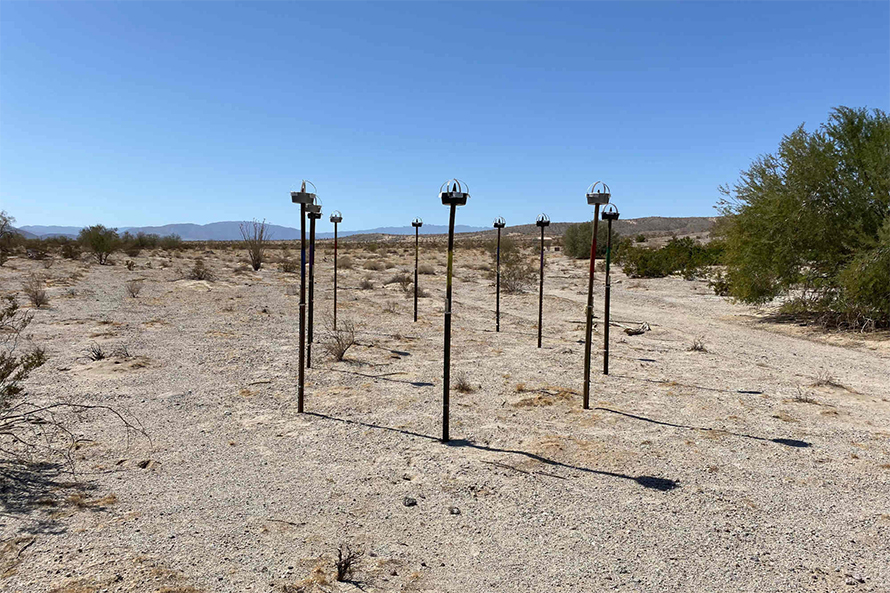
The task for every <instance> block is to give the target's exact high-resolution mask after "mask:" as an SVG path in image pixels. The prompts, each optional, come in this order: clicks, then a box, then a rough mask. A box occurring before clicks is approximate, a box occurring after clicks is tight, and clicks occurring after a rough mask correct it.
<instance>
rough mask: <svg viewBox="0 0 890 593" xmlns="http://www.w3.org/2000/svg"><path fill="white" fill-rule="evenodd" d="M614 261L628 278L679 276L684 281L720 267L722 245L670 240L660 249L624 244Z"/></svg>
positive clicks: (689, 240)
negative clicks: (710, 268)
mask: <svg viewBox="0 0 890 593" xmlns="http://www.w3.org/2000/svg"><path fill="white" fill-rule="evenodd" d="M616 255H617V258H616V261H617V262H618V263H620V264H621V267H622V269H623V270H624V273H625V274H627V275H628V276H630V277H631V278H664V277H665V276H670V275H671V274H681V275H682V276H683V277H684V278H685V279H687V280H693V279H694V278H696V277H699V276H702V275H704V274H705V270H706V269H707V268H708V266H715V265H719V264H720V263H721V258H722V256H723V243H722V242H720V241H711V242H710V243H707V244H703V243H699V242H698V241H696V240H695V239H693V238H691V237H683V238H682V239H678V238H676V237H673V238H671V240H670V241H668V244H667V245H665V246H664V247H662V248H660V249H649V248H646V247H637V246H635V245H628V244H625V245H623V246H622V248H621V249H620V250H619V251H618V252H617V253H616Z"/></svg>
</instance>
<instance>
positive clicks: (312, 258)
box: [306, 215, 319, 369]
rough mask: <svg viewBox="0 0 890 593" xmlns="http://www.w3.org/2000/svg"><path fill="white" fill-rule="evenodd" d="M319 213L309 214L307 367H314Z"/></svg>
mask: <svg viewBox="0 0 890 593" xmlns="http://www.w3.org/2000/svg"><path fill="white" fill-rule="evenodd" d="M316 218H319V216H318V215H315V216H312V215H310V216H309V341H308V343H307V344H306V367H307V368H310V369H311V368H312V340H313V335H312V327H313V323H312V318H313V311H314V310H315V306H314V305H315V303H314V301H315V298H314V297H315V219H316Z"/></svg>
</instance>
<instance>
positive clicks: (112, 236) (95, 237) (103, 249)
mask: <svg viewBox="0 0 890 593" xmlns="http://www.w3.org/2000/svg"><path fill="white" fill-rule="evenodd" d="M77 240H78V241H80V242H81V243H82V244H83V245H84V246H85V247H86V248H87V249H89V250H90V251H91V252H92V253H93V257H95V258H96V261H97V262H99V265H102V266H104V265H105V264H106V263H108V256H109V255H111V254H112V253H114V252H115V251H116V250H117V249H118V248H119V247H120V243H121V241H120V237H119V236H118V234H117V229H109V228H106V227H104V226H102V225H101V224H97V225H93V226H91V227H87V228H85V229H81V231H80V234H79V235H78V236H77Z"/></svg>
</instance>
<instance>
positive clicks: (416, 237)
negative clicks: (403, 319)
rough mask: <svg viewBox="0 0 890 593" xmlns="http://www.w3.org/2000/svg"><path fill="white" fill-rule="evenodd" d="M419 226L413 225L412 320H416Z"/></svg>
mask: <svg viewBox="0 0 890 593" xmlns="http://www.w3.org/2000/svg"><path fill="white" fill-rule="evenodd" d="M419 237H420V227H414V321H415V322H416V321H417V262H418V261H419V253H420V238H419Z"/></svg>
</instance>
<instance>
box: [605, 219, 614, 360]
mask: <svg viewBox="0 0 890 593" xmlns="http://www.w3.org/2000/svg"><path fill="white" fill-rule="evenodd" d="M603 214H605V212H604V213H603ZM606 220H608V221H609V222H608V226H609V236H608V237H607V238H606V313H605V320H604V323H605V324H606V325H605V336H604V347H603V374H604V375H608V374H609V300H610V296H611V295H610V293H611V291H612V280H611V278H610V277H609V263H610V260H611V259H612V218H611V217H610V218H607V219H606Z"/></svg>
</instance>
